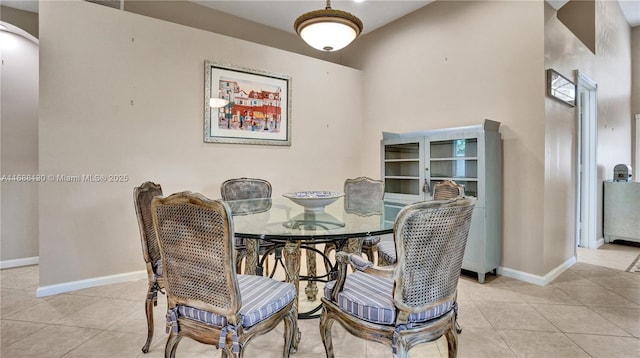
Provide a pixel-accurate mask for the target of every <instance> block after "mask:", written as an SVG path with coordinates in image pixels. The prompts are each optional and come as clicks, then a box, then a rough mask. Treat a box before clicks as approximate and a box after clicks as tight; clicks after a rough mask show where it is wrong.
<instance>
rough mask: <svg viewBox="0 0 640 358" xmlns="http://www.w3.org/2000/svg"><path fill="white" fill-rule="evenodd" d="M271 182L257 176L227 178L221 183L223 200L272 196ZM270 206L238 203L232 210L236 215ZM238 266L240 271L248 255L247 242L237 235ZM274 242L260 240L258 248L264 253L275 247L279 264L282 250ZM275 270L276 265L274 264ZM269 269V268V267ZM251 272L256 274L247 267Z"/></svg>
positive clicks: (265, 202)
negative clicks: (276, 247) (261, 206)
mask: <svg viewBox="0 0 640 358" xmlns="http://www.w3.org/2000/svg"><path fill="white" fill-rule="evenodd" d="M271 190H272V189H271V183H269V182H268V181H266V180H264V179H257V178H245V177H242V178H233V179H228V180H225V181H224V182H223V183H222V185H220V195H221V196H222V200H224V201H229V200H246V199H267V198H271ZM269 204H270V201H264V202H260V203H258V205H269ZM268 209H269V208H268V207H264V208H260V207H254V206H251V207H250V206H249V205H243V204H238V205H234V206H233V207H232V212H233V214H234V215H237V214H240V215H243V214H249V213H256V212H260V211H261V210H262V211H266V210H268ZM235 240H236V242H235V244H236V251H237V256H236V266H237V268H236V269H237V272H240V270H241V268H242V260H243V259H244V258H245V257H246V256H247V243H246V240H245V239H244V238H240V237H236V238H235ZM274 246H275V245H274V244H273V243H270V242H268V241H264V240H260V241H259V243H258V250H259V252H260V253H261V254H264V253H265V252H267V251H268V250H270V249H273V250H274V251H275V252H276V262H275V265H276V266H277V263H278V260H279V259H280V258H281V254H280V251H276V250H277V249H275V248H274ZM274 270H275V266H274ZM267 271H268V269H267ZM246 273H250V274H254V272H248V271H247V269H246V267H245V274H246Z"/></svg>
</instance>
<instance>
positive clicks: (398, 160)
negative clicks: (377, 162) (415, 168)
mask: <svg viewBox="0 0 640 358" xmlns="http://www.w3.org/2000/svg"><path fill="white" fill-rule="evenodd" d="M384 162H385V163H401V162H420V158H416V159H385V160H384Z"/></svg>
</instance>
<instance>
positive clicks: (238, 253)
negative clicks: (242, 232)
mask: <svg viewBox="0 0 640 358" xmlns="http://www.w3.org/2000/svg"><path fill="white" fill-rule="evenodd" d="M245 255H246V252H245V251H244V250H238V251H236V272H237V273H240V272H242V259H244V256H245Z"/></svg>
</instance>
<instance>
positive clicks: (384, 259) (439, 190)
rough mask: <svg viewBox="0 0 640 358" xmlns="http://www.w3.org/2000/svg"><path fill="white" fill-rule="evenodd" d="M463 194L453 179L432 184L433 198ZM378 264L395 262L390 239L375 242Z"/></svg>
mask: <svg viewBox="0 0 640 358" xmlns="http://www.w3.org/2000/svg"><path fill="white" fill-rule="evenodd" d="M460 196H464V187H463V186H462V185H460V184H456V182H454V181H453V180H444V181H441V182H438V183H436V184H435V185H434V186H433V195H432V198H433V200H450V199H454V198H457V197H460ZM377 248H378V264H379V265H381V266H384V265H392V264H394V263H395V262H396V249H395V247H394V244H393V242H392V241H382V242H379V243H378V244H377Z"/></svg>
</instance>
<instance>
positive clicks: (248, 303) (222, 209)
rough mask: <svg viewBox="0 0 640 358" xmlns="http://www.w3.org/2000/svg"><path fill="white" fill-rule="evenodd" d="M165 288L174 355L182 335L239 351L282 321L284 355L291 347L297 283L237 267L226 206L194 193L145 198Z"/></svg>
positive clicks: (168, 350) (169, 353)
mask: <svg viewBox="0 0 640 358" xmlns="http://www.w3.org/2000/svg"><path fill="white" fill-rule="evenodd" d="M151 211H152V215H153V223H154V228H155V231H156V235H157V237H158V243H159V248H160V255H161V257H162V265H163V276H164V279H165V283H166V286H165V289H166V292H167V303H168V311H167V327H168V329H169V338H168V340H167V343H166V346H165V357H167V358H173V357H174V356H175V352H176V349H177V347H178V344H179V343H180V341H181V339H182V338H183V337H189V338H191V339H193V340H195V341H198V342H200V343H203V344H209V345H213V346H216V347H217V348H218V349H222V350H223V352H222V357H230V356H233V357H242V356H243V354H244V349H245V348H246V345H247V344H248V343H249V342H250V341H251V340H252V339H253V338H255V337H257V336H260V335H263V334H265V333H267V332H270V331H272V330H273V329H274V328H275V327H276V326H278V325H279V324H280V322H284V336H283V338H284V347H283V354H282V356H283V357H289V354H290V353H292V352H295V350H296V348H297V339H296V340H295V341H294V334H295V333H296V332H297V331H298V329H297V309H296V306H295V304H294V303H295V297H296V289H295V287H294V286H293V285H292V284H290V283H286V282H281V281H277V280H273V279H271V278H268V277H264V276H256V275H239V274H237V273H236V265H235V260H236V255H235V242H234V239H233V233H234V230H233V218H232V214H231V210H230V208H229V206H228V205H227V204H226V203H225V202H223V201H221V200H210V199H208V198H206V197H204V196H203V195H201V194H197V193H191V192H182V193H176V194H172V195H171V196H169V197H166V198H165V197H156V198H154V199H153V201H152V204H151Z"/></svg>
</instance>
